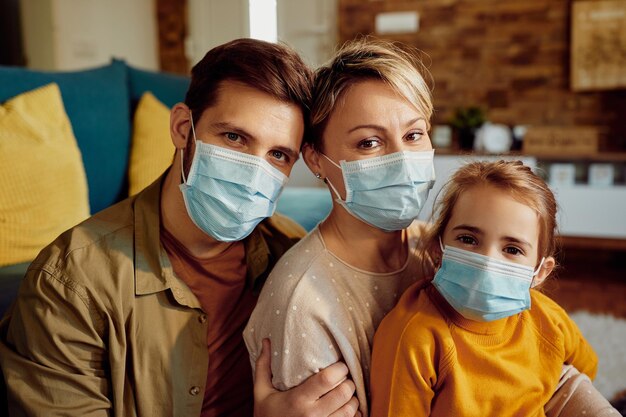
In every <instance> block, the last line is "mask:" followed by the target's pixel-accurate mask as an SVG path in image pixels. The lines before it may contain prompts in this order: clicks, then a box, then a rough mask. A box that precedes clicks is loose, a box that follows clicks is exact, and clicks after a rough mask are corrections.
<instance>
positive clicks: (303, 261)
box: [261, 228, 328, 300]
mask: <svg viewBox="0 0 626 417" xmlns="http://www.w3.org/2000/svg"><path fill="white" fill-rule="evenodd" d="M327 257H328V252H327V251H326V248H325V247H324V244H323V242H322V239H321V237H320V234H319V229H317V228H314V229H313V230H311V231H310V232H309V233H308V234H307V235H306V236H305V237H303V238H302V240H300V241H299V242H298V243H297V244H296V245H294V246H293V247H292V248H291V249H289V250H288V251H287V252H286V253H285V254H284V255H283V256H282V257H281V258H280V259H279V260H278V262H276V265H275V266H274V269H272V272H270V274H269V276H268V277H267V280H266V282H265V284H264V285H263V290H262V292H261V299H263V298H266V296H267V294H268V291H270V292H269V294H271V295H272V297H276V296H277V297H279V299H282V300H287V299H290V298H292V297H293V296H294V294H295V293H296V292H299V291H297V290H298V288H299V287H301V286H302V285H307V284H306V283H307V282H308V283H310V281H312V280H317V279H318V275H319V276H320V277H322V276H325V275H326V274H324V265H327V264H328V260H327ZM319 284H321V280H320V282H319Z"/></svg>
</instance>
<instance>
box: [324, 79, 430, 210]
mask: <svg viewBox="0 0 626 417" xmlns="http://www.w3.org/2000/svg"><path fill="white" fill-rule="evenodd" d="M427 122H428V121H427V120H426V119H425V117H424V115H423V114H421V113H420V112H419V111H418V110H417V108H416V107H415V106H413V105H411V104H410V103H409V102H408V101H407V100H406V99H405V98H404V97H402V96H401V95H399V94H398V93H396V92H395V91H394V90H393V89H392V88H391V87H390V86H388V85H387V84H385V83H384V82H382V81H378V80H365V81H360V82H358V83H356V84H354V85H352V86H351V87H350V88H349V89H348V90H347V91H346V92H345V93H344V95H343V96H342V98H341V99H340V100H339V101H338V103H337V106H336V107H335V109H334V110H333V112H332V114H331V115H330V118H329V119H328V123H327V126H326V130H325V131H324V135H323V137H322V150H323V153H324V154H325V155H326V156H327V157H328V158H330V159H331V160H333V161H334V162H335V163H337V164H339V162H340V161H342V160H345V161H354V160H358V159H366V158H372V157H376V156H382V155H387V154H390V153H394V152H400V151H427V150H431V149H432V145H431V143H430V137H429V136H428V130H427V129H428V123H427ZM319 165H320V168H321V171H322V172H321V174H322V176H323V177H326V178H328V179H329V180H330V182H331V183H332V184H333V185H334V186H335V187H336V188H337V189H338V191H339V193H340V194H341V196H342V198H343V197H345V187H344V184H343V178H342V173H341V170H340V169H339V168H337V167H336V166H334V165H332V164H331V163H330V162H329V161H328V160H327V159H326V158H324V157H320V158H319Z"/></svg>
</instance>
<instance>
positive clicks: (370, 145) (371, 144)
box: [358, 138, 380, 149]
mask: <svg viewBox="0 0 626 417" xmlns="http://www.w3.org/2000/svg"><path fill="white" fill-rule="evenodd" d="M379 146H380V141H379V140H378V139H376V138H368V139H364V140H362V141H361V142H359V144H358V147H359V148H361V149H375V148H378V147H379Z"/></svg>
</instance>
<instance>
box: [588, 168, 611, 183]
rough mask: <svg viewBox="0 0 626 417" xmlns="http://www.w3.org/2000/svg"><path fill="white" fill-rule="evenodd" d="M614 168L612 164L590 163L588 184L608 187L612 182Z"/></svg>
mask: <svg viewBox="0 0 626 417" xmlns="http://www.w3.org/2000/svg"><path fill="white" fill-rule="evenodd" d="M614 174H615V169H614V167H613V164H590V165H589V180H588V182H589V185H593V186H594V187H609V186H612V185H613V182H614Z"/></svg>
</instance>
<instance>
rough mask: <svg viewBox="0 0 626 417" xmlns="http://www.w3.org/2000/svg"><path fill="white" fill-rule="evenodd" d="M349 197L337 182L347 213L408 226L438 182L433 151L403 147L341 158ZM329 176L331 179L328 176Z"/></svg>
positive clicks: (388, 226) (391, 227) (377, 223)
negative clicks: (371, 155) (375, 154)
mask: <svg viewBox="0 0 626 417" xmlns="http://www.w3.org/2000/svg"><path fill="white" fill-rule="evenodd" d="M322 156H324V157H325V158H326V159H328V160H329V161H330V162H331V163H332V164H333V165H335V166H336V167H337V168H339V169H341V171H342V173H343V182H344V184H345V188H346V198H345V200H342V199H341V196H340V195H339V192H338V191H337V189H336V188H335V186H334V185H333V184H332V183H331V182H330V181H328V183H329V184H330V187H331V189H332V190H333V192H334V193H335V195H336V196H337V198H336V201H337V202H338V203H339V204H341V205H342V206H343V207H344V208H345V209H346V210H347V211H348V213H350V214H352V215H353V216H354V217H356V218H358V219H360V220H361V221H363V222H365V223H367V224H369V225H371V226H374V227H376V228H379V229H382V230H385V231H388V232H391V231H397V230H402V229H406V228H407V227H409V225H410V224H411V223H412V222H413V221H414V220H415V219H416V218H417V216H418V214H419V212H420V211H421V210H422V207H424V203H425V201H426V199H427V198H428V192H429V191H430V189H431V188H432V187H433V184H434V182H435V168H434V165H433V156H434V151H433V150H430V151H423V152H411V151H402V152H395V153H392V154H389V155H384V156H378V157H375V158H368V159H360V160H356V161H350V162H346V161H340V165H339V164H337V163H336V162H334V161H333V160H331V159H330V158H329V157H327V156H326V155H324V154H322ZM327 180H328V179H327Z"/></svg>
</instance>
